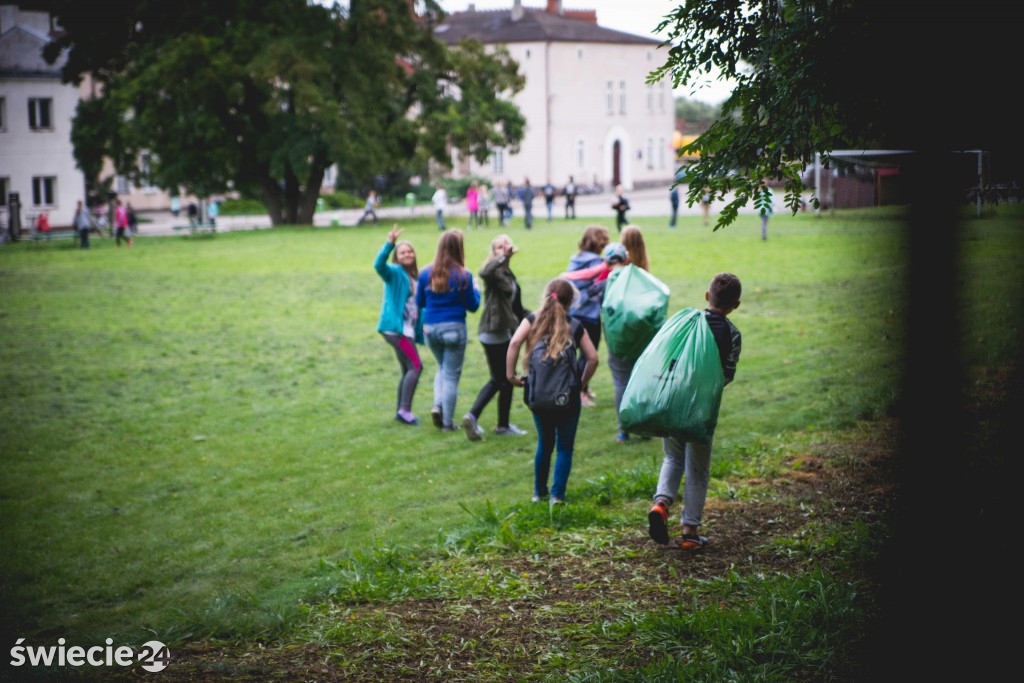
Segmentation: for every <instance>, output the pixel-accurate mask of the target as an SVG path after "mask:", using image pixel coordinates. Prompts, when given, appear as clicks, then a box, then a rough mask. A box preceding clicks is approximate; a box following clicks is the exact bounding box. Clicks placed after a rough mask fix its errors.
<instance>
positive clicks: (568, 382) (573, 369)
mask: <svg viewBox="0 0 1024 683" xmlns="http://www.w3.org/2000/svg"><path fill="white" fill-rule="evenodd" d="M579 324H580V323H579V322H578V321H576V320H573V321H572V323H571V328H570V334H569V343H568V344H566V345H565V348H563V349H562V352H561V353H559V354H558V356H557V357H555V358H546V357H545V356H547V352H548V344H547V342H548V338H547V337H544V338H543V339H541V340H539V341H538V342H537V343H536V344H535V345H534V347H533V348H532V349H531V350H530V358H529V371H528V373H527V377H526V386H525V387H524V388H523V402H524V403H526V406H527V407H528V408H529V409H530V410H531V411H533V412H535V413H536V412H544V413H550V412H559V411H563V410H568V409H569V408H570V407H572V406H573V405H574V401H578V400H579V395H580V391H581V389H582V382H581V381H580V380H581V378H582V373H581V372H580V366H579V363H578V362H577V360H576V334H577V328H578V326H579Z"/></svg>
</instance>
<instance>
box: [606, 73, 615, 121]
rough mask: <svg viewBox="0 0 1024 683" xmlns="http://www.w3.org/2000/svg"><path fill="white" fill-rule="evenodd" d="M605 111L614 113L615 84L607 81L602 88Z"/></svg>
mask: <svg viewBox="0 0 1024 683" xmlns="http://www.w3.org/2000/svg"><path fill="white" fill-rule="evenodd" d="M604 99H605V111H607V112H608V113H609V114H614V113H615V84H614V83H612V82H611V81H608V83H607V84H605V88H604Z"/></svg>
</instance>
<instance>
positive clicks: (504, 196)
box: [494, 183, 512, 228]
mask: <svg viewBox="0 0 1024 683" xmlns="http://www.w3.org/2000/svg"><path fill="white" fill-rule="evenodd" d="M511 200H512V198H511V197H510V196H509V194H508V188H507V187H504V186H502V184H501V183H495V185H494V207H495V208H496V209H497V210H498V227H499V228H504V227H505V214H506V213H507V212H508V203H509V202H510V201H511Z"/></svg>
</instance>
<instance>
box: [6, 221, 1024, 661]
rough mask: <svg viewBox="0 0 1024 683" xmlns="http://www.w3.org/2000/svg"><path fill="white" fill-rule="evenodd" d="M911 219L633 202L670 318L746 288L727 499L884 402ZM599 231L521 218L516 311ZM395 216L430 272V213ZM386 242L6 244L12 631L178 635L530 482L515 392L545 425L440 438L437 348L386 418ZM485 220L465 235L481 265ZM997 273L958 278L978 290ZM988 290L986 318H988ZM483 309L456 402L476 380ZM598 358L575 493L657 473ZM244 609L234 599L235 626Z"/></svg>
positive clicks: (258, 239)
mask: <svg viewBox="0 0 1024 683" xmlns="http://www.w3.org/2000/svg"><path fill="white" fill-rule="evenodd" d="M900 218H901V212H900V210H899V209H890V210H866V211H849V212H838V213H836V214H831V215H828V214H827V215H823V216H821V217H816V216H814V215H813V214H810V213H807V214H798V215H796V216H788V215H777V216H775V217H773V219H772V221H771V225H770V228H769V239H768V241H767V242H762V241H761V240H760V239H759V228H760V223H759V221H758V219H756V218H755V217H749V218H744V217H741V218H740V219H739V220H738V221H737V223H736V224H735V225H733V226H730V227H729V228H727V229H725V230H720V231H717V232H712V231H711V230H710V229H708V228H704V227H703V226H701V225H700V218H699V217H697V218H684V219H682V221H681V224H680V226H679V227H678V228H677V229H674V230H670V229H668V228H666V227H665V220H664V219H662V218H651V219H645V218H641V219H639V220H637V221H636V224H637V225H639V226H640V227H641V228H642V229H643V230H644V234H645V237H646V240H647V244H648V249H649V251H650V254H651V269H652V272H653V273H654V274H655V275H657V276H658V277H659V278H660V279H662V280H663V281H664V282H665V283H666V284H667V285H668V286H669V287H670V289H671V292H672V294H671V303H670V314H672V313H674V312H676V311H678V310H680V309H682V308H684V307H688V306H694V307H703V303H704V302H703V294H704V291H705V288H706V286H707V283H708V281H709V280H710V278H711V277H712V276H713V275H714V274H715V273H717V272H719V271H731V272H734V273H736V274H737V275H738V276H739V277H740V278H741V280H742V282H743V285H744V294H743V298H742V302H743V303H742V306H741V307H740V309H739V310H737V311H736V312H735V313H734V314H733V315H732V316H731V318H732V320H733V321H734V322H735V323H736V324H737V326H738V327H739V328H740V330H741V331H742V333H743V354H742V357H741V359H740V364H739V369H738V372H737V379H736V381H735V382H734V383H733V384H732V385H731V386H730V387H729V388H728V389H727V390H726V393H725V397H724V399H723V403H722V410H721V415H720V420H719V428H718V432H717V435H716V445H715V460H714V463H713V473H712V474H713V483H712V491H711V494H712V496H730V495H732V496H735V495H737V493H736V491H734V490H730V488H729V484H728V482H729V478H730V477H731V476H732V475H735V474H746V475H749V474H751V473H761V474H764V475H766V476H770V475H771V472H772V471H773V469H775V468H777V467H778V466H779V463H780V462H781V461H782V459H783V458H784V457H785V456H786V455H787V454H790V453H792V451H793V450H794V449H796V448H799V447H801V445H802V444H804V443H806V441H807V440H808V439H809V438H813V435H814V434H816V433H819V432H828V431H833V430H838V431H842V430H848V429H851V428H854V427H855V426H856V425H857V424H858V423H859V422H861V421H863V420H871V419H873V418H877V417H879V416H881V415H884V414H885V412H886V410H887V409H888V407H889V406H890V405H891V403H892V401H893V399H894V397H895V392H896V386H897V380H898V374H899V368H900V356H901V354H902V352H903V349H902V329H901V320H902V316H903V312H904V311H903V307H904V302H903V301H902V300H901V297H900V291H901V289H900V286H899V283H900V278H901V277H903V275H904V272H903V263H904V253H903V252H904V247H903V245H902V243H901V240H900V235H901V232H900V230H899V227H898V226H899V221H900ZM588 222H589V221H588V220H587V219H585V218H581V219H578V220H576V221H575V222H564V221H556V222H555V223H552V224H550V225H549V224H546V223H539V224H537V226H536V227H535V229H534V230H532V231H524V230H523V229H522V228H513V229H510V230H509V232H510V234H511V235H512V237H513V239H514V241H515V242H516V244H517V246H518V247H519V249H520V253H519V254H518V255H517V256H516V257H515V258H514V260H513V262H512V267H513V270H514V271H515V273H516V274H517V276H518V279H519V281H520V284H521V285H522V287H523V290H524V303H525V304H526V305H527V306H532V305H533V304H534V303H535V302H536V301H537V299H538V297H539V295H540V293H541V290H542V288H543V286H544V284H545V283H546V282H547V281H548V280H549V279H550V278H551V277H553V276H555V275H557V274H558V273H559V272H561V271H562V270H563V269H564V268H565V266H566V262H567V260H568V258H569V256H570V255H571V254H572V253H573V252H574V251H575V249H576V242H577V240H578V239H579V235H580V233H581V232H582V230H583V228H584V227H585V226H586V225H587V224H588ZM602 222H603V224H605V225H609V226H610V225H612V224H611V223H610V222H608V221H606V220H605V221H602ZM1018 222H1019V221H1018V220H1017V219H1016V218H1013V219H1009V220H1005V219H989V220H987V221H978V222H976V223H972V224H971V225H970V227H969V235H968V240H969V241H968V246H969V249H968V252H969V255H970V258H971V259H972V260H973V262H975V263H980V264H982V266H981V267H982V268H985V267H986V266H985V265H984V264H989V263H999V262H1000V261H1001V260H1005V259H1007V258H1011V259H1012V258H1015V256H1013V255H1009V256H1008V251H1007V249H1008V247H1007V245H1015V244H1016V241H1015V240H1016V237H1015V233H1014V226H1015V225H1016V223H1018ZM404 227H406V233H405V234H404V235H403V238H408V239H410V240H411V241H412V242H413V244H414V245H415V246H416V247H417V250H418V254H419V263H420V266H421V267H422V266H424V265H426V264H427V263H429V261H430V260H431V258H432V256H433V248H434V245H435V243H436V239H437V236H438V231H437V229H436V227H435V226H434V224H433V222H432V221H429V220H419V221H410V222H409V223H407V224H405V225H404ZM612 232H613V234H614V229H613V230H612ZM385 233H386V229H385V227H384V226H383V225H382V226H381V227H378V228H368V227H367V228H357V229H352V228H279V229H272V230H260V231H252V232H236V233H222V234H217V235H215V236H210V237H173V238H171V237H168V238H150V239H147V238H145V237H143V238H139V239H138V240H136V246H135V248H134V249H131V250H124V249H120V250H119V249H115V248H114V247H113V245H112V244H111V243H110V242H109V241H98V242H97V243H95V244H94V246H93V248H92V249H90V250H88V251H80V250H78V249H76V248H74V247H73V245H70V244H68V245H64V244H57V243H54V244H24V243H18V244H14V245H7V246H5V247H4V248H3V249H2V250H0V288H2V289H0V291H3V292H4V295H3V298H2V300H0V339H2V344H0V372H2V381H0V457H2V458H3V463H4V476H3V480H2V484H0V515H2V518H3V520H4V521H3V529H2V539H3V543H2V547H3V549H4V552H3V554H2V558H0V575H2V577H3V584H2V595H0V597H2V604H3V617H2V619H3V622H4V623H3V626H4V629H3V630H4V631H5V632H7V633H15V634H17V635H18V636H32V635H36V636H45V635H50V636H53V637H56V636H55V634H59V635H60V636H63V637H67V638H69V639H70V640H75V641H82V642H89V641H93V640H95V641H100V640H102V639H103V638H106V637H117V636H123V637H124V638H130V637H137V636H138V634H139V633H143V632H147V631H148V632H149V633H156V634H157V635H161V636H163V637H164V638H166V639H173V637H175V636H177V637H187V635H188V633H187V632H183V631H182V629H193V630H197V631H202V630H203V629H204V620H209V621H213V620H216V619H220V618H221V617H220V616H212V615H218V610H220V609H221V608H222V607H223V606H224V605H226V604H237V603H238V602H242V603H245V602H251V603H259V604H261V605H271V604H275V603H276V602H280V603H281V604H287V603H294V602H295V600H296V598H297V597H301V596H305V595H308V594H309V593H310V591H311V590H313V586H314V584H315V577H316V574H317V572H318V568H322V566H323V563H324V562H336V561H339V560H342V559H344V558H351V557H353V556H356V555H358V554H360V553H366V552H371V551H372V549H373V548H375V547H380V546H381V545H403V546H410V547H425V546H429V545H430V544H433V543H435V542H437V541H438V539H442V538H444V537H445V536H446V535H447V534H450V533H453V532H454V531H455V530H457V529H459V528H460V527H462V526H464V525H467V524H469V523H471V522H472V521H473V511H479V510H484V509H488V508H489V507H492V508H496V509H504V508H507V507H509V506H513V505H518V504H521V503H523V502H524V501H526V500H528V499H529V496H530V494H531V492H532V458H533V450H534V446H535V430H534V428H533V424H532V420H531V418H530V415H529V413H528V411H527V410H526V408H525V406H523V404H522V402H521V401H520V400H519V396H518V393H517V398H516V401H515V403H514V405H513V414H512V421H513V422H515V423H517V424H519V425H520V426H523V427H526V428H527V429H528V430H529V431H530V435H529V436H526V437H502V438H499V437H496V436H494V435H493V434H489V435H488V437H487V438H486V439H485V441H484V442H482V443H471V442H469V441H467V440H466V438H465V437H464V436H463V435H462V434H459V433H455V434H442V433H439V432H437V431H436V430H435V429H433V428H432V427H430V426H429V419H422V418H428V417H429V416H428V410H429V407H430V405H431V393H432V391H431V388H432V379H433V373H434V370H435V369H436V363H435V362H434V360H433V358H432V357H431V356H430V354H429V352H428V351H427V350H426V349H425V347H422V348H421V354H422V356H423V358H424V362H425V370H424V374H423V376H422V378H421V381H420V385H419V389H418V391H417V394H416V400H415V403H414V411H415V412H417V413H418V414H419V415H420V417H421V419H422V422H423V423H424V426H421V427H418V428H409V427H405V426H402V425H400V424H398V423H397V422H395V421H393V415H394V409H395V406H394V402H395V389H396V382H397V378H398V368H397V364H396V362H395V360H394V358H393V355H392V352H391V350H390V348H389V347H388V346H387V345H386V344H385V343H384V342H383V341H382V340H381V339H380V337H379V335H378V334H377V333H376V331H375V328H376V321H377V315H378V313H379V305H380V297H381V289H382V286H381V282H380V280H379V279H378V278H377V276H376V274H375V273H374V272H373V269H372V266H371V264H372V261H373V258H374V256H375V254H376V252H377V250H378V249H379V247H380V245H381V244H382V243H383V240H384V235H385ZM495 234H497V230H496V229H495V228H490V229H485V230H480V231H472V232H468V233H467V235H466V243H467V265H468V266H469V267H470V268H471V269H472V270H474V271H475V270H476V269H477V268H478V267H479V266H480V264H482V262H483V260H484V259H485V257H486V254H487V251H488V244H489V241H490V239H491V237H493V236H494V235H495ZM1011 249H1012V247H1011ZM1013 265H1014V267H1019V265H1020V264H1019V263H1014V264H1013ZM989 286H990V284H983V283H982V281H981V279H974V280H970V279H969V280H968V281H967V282H966V283H965V292H967V293H968V294H969V295H973V293H975V292H979V291H981V290H982V289H983V288H985V287H989ZM1006 287H1007V288H1011V289H1008V291H1007V292H1005V293H1006V294H1007V296H1011V297H1012V294H1013V290H1012V287H1013V284H1012V283H1008V284H1007V285H1006ZM992 298H995V297H992ZM992 298H990V297H985V298H983V301H982V302H981V303H980V304H979V308H977V309H972V313H971V314H970V315H971V316H975V317H976V318H977V320H979V321H984V320H988V319H989V316H990V314H991V311H992V309H991V307H992V306H998V305H999V304H998V303H997V302H993V301H992V300H991V299H992ZM477 319H478V316H477V315H473V316H471V318H470V321H469V325H470V332H471V334H470V339H471V340H470V346H469V349H468V351H467V360H466V366H465V370H464V372H463V375H462V381H461V384H460V396H459V401H458V406H457V412H458V414H460V415H461V414H462V412H464V411H465V410H467V409H468V408H469V405H470V404H471V402H472V400H473V397H474V396H475V394H476V392H477V390H478V389H479V388H480V387H481V386H482V384H483V383H484V382H485V380H486V364H485V360H484V355H483V352H482V350H481V349H480V347H479V344H478V343H477V342H476V340H475V337H476V335H475V331H476V322H477ZM985 325H987V326H988V327H986V328H985V329H984V330H983V331H982V332H980V333H979V332H978V330H977V329H973V330H972V331H971V338H970V339H968V340H967V341H966V343H965V348H967V353H968V354H969V356H970V357H971V359H972V362H982V363H984V362H993V360H994V359H996V358H997V357H998V355H999V353H1000V351H999V350H1000V348H1004V349H1005V348H1006V347H1007V346H1009V345H1011V344H1014V343H1016V338H1015V333H1014V332H1012V330H1005V329H1002V328H1000V327H999V326H998V325H995V324H993V323H985ZM978 337H984V339H985V343H984V344H980V343H972V340H976V339H977V338H978ZM604 353H605V349H604V347H603V346H602V348H601V349H600V350H599V354H600V355H601V358H602V365H601V366H600V367H599V368H598V371H597V374H596V376H595V379H594V381H593V382H592V387H593V389H594V390H595V391H596V393H597V394H598V407H597V408H593V409H587V410H585V411H584V415H583V417H582V420H581V423H580V431H579V436H578V438H577V444H576V457H575V460H574V465H573V472H572V477H571V479H570V483H569V490H568V502H569V503H570V507H571V504H572V496H573V492H574V489H577V490H578V489H579V488H580V487H582V486H584V485H585V484H586V483H587V482H592V481H594V480H597V479H599V478H600V477H602V476H603V475H607V474H610V473H611V474H623V473H628V472H636V473H638V474H637V476H639V477H641V478H644V481H650V480H651V478H652V477H653V476H654V473H655V472H656V469H657V467H658V465H659V464H660V445H659V443H658V442H657V441H655V440H651V441H640V440H637V439H634V440H632V441H631V442H629V443H627V444H616V442H615V440H614V437H615V433H616V429H615V416H614V411H613V407H612V400H611V399H612V385H611V379H610V375H609V373H608V370H607V367H606V365H605V364H604ZM494 419H495V407H494V404H492V405H491V406H489V407H488V409H487V411H485V413H484V416H483V418H482V419H481V425H482V426H484V427H485V428H487V429H488V431H489V432H490V431H491V430H493V427H494ZM242 612H244V610H242V609H238V610H237V611H236V612H233V614H234V615H235V616H234V618H235V619H236V620H237V622H238V623H235V624H234V626H235V627H237V629H238V631H239V632H243V631H245V630H246V628H248V625H246V624H243V623H241V622H242V621H243V617H241V616H240V615H241V614H242ZM229 620H230V618H229ZM221 626H222V624H220V623H218V624H217V628H220V627H221ZM211 628H212V627H211ZM252 628H253V629H254V630H255V631H258V630H259V628H261V627H260V626H259V625H256V626H253V627H252Z"/></svg>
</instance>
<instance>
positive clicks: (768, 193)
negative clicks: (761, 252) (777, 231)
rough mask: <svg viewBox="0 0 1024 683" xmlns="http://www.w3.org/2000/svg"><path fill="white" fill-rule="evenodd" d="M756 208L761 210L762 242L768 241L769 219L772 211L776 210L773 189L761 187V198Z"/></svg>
mask: <svg viewBox="0 0 1024 683" xmlns="http://www.w3.org/2000/svg"><path fill="white" fill-rule="evenodd" d="M756 206H759V207H760V209H761V241H764V240H767V239H768V219H769V218H771V217H772V211H774V210H775V195H774V194H773V193H772V188H770V187H768V186H767V185H762V186H761V198H760V200H758V201H757V203H756Z"/></svg>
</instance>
